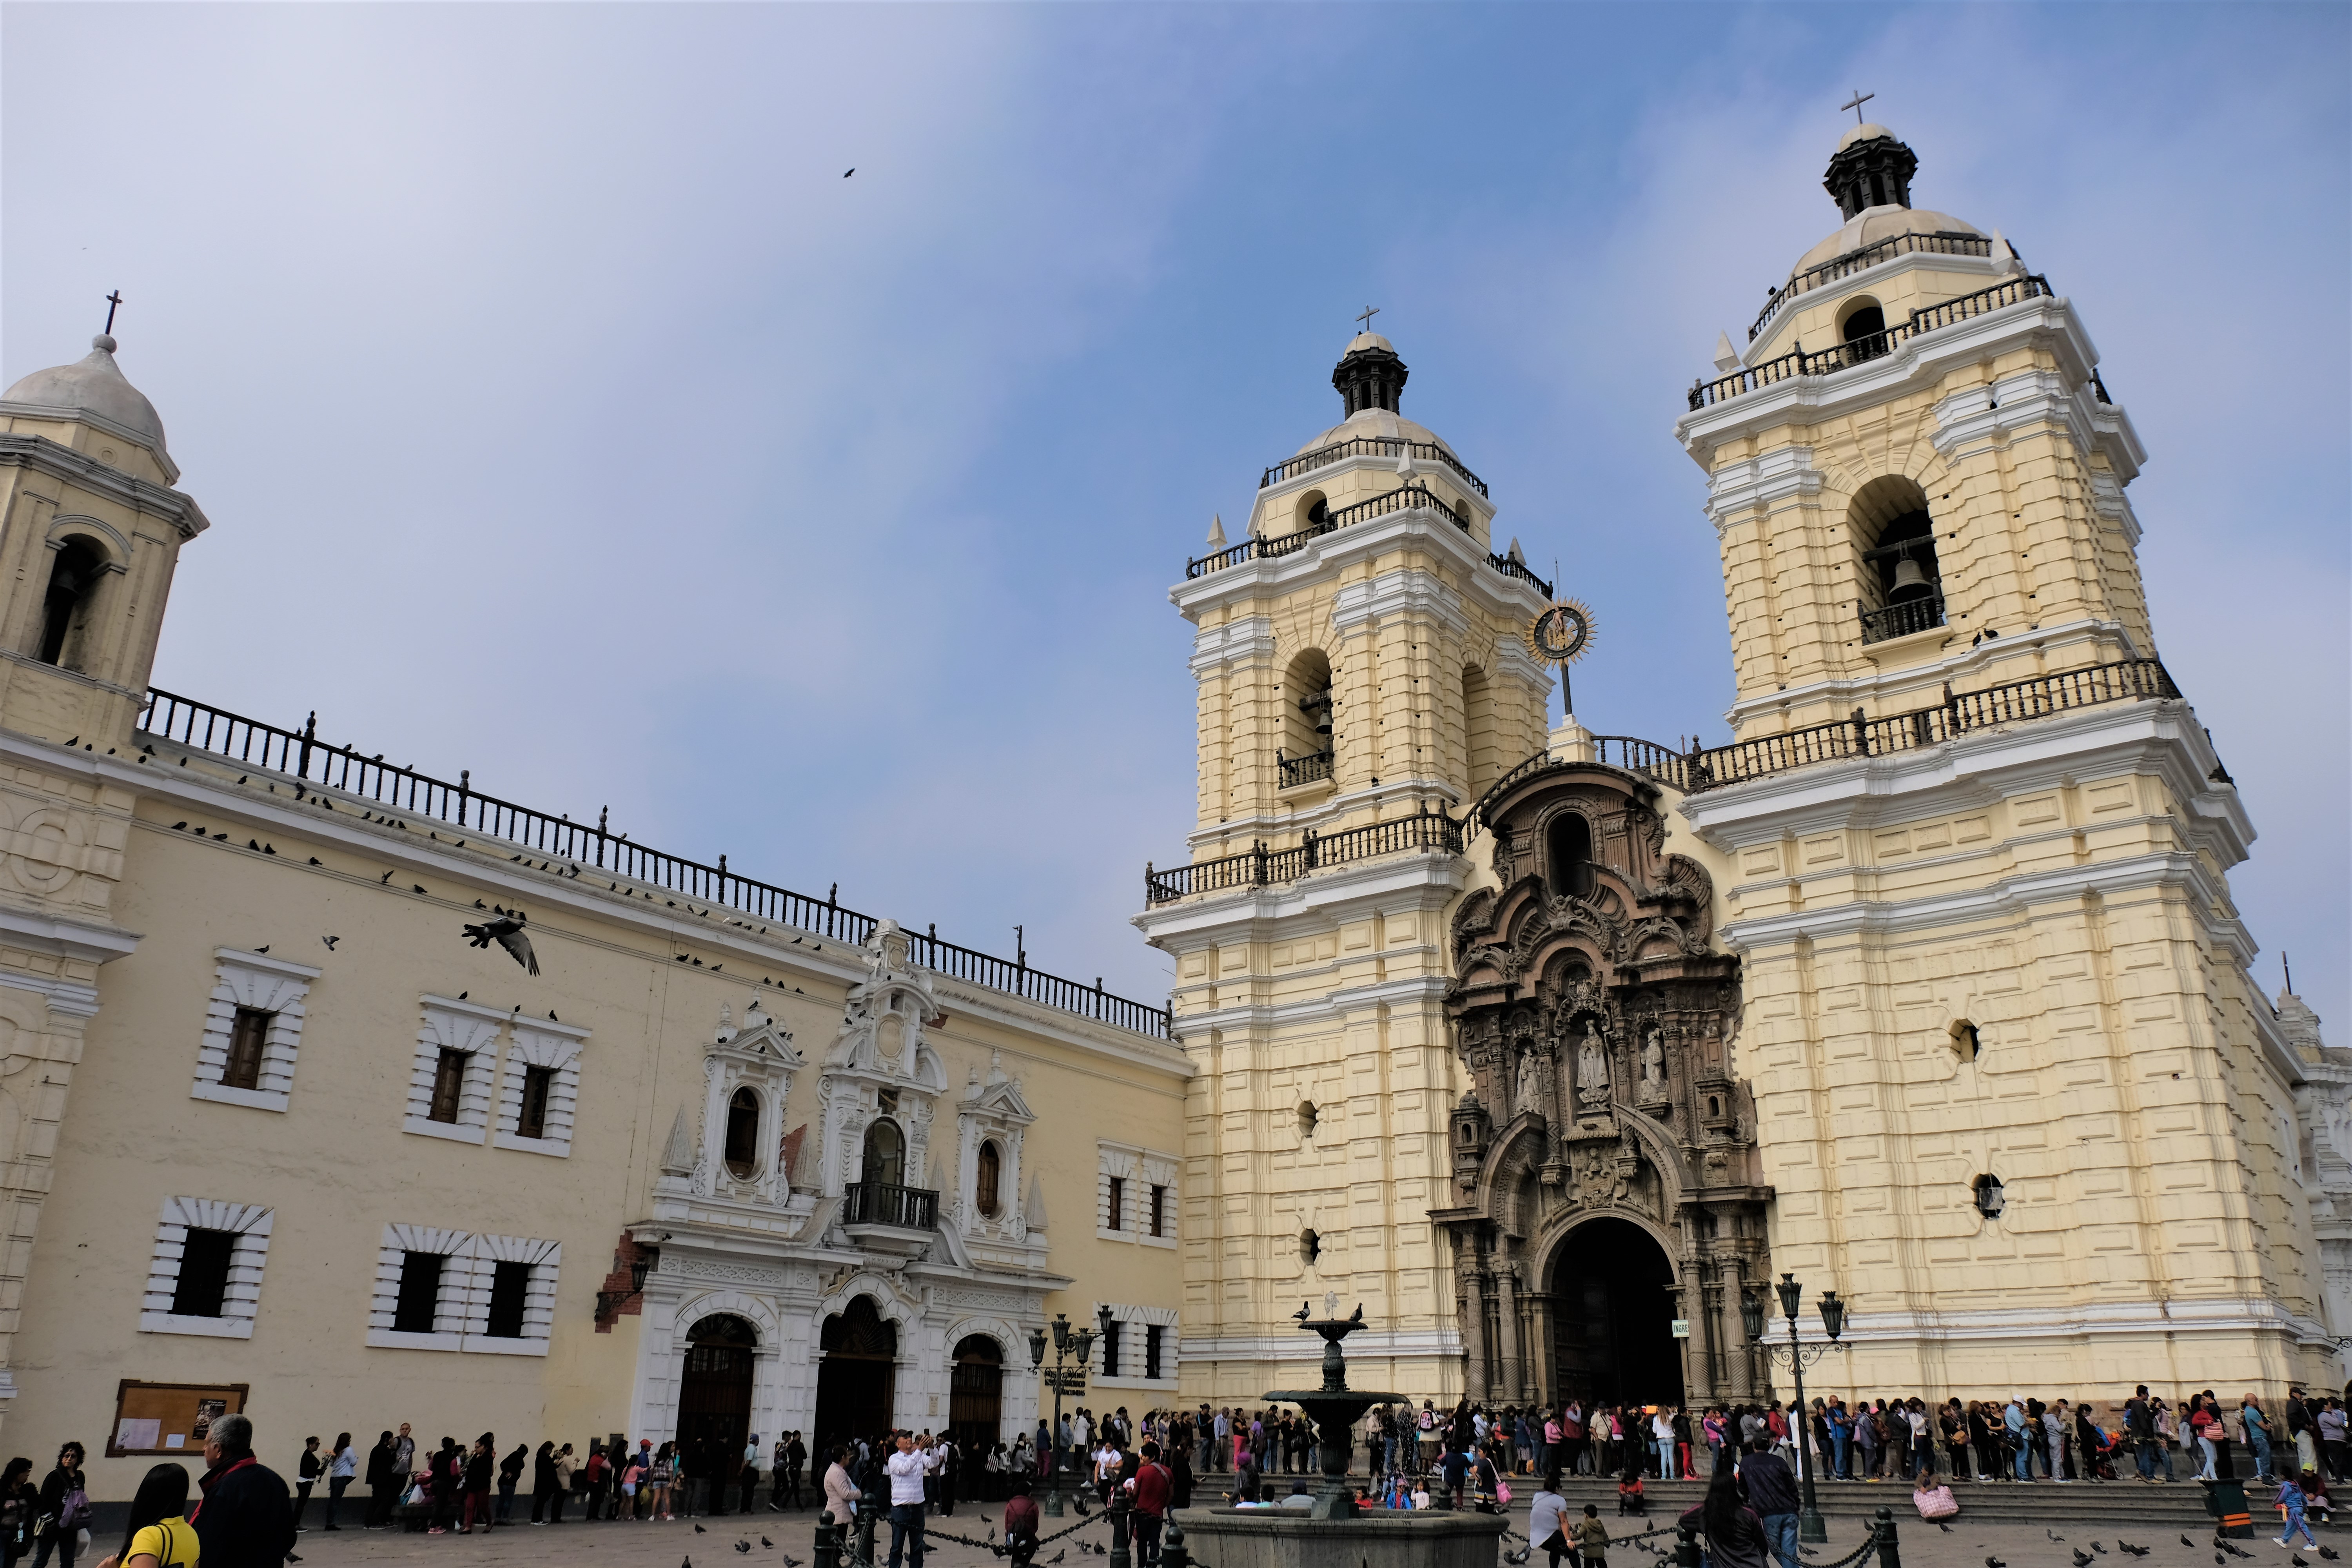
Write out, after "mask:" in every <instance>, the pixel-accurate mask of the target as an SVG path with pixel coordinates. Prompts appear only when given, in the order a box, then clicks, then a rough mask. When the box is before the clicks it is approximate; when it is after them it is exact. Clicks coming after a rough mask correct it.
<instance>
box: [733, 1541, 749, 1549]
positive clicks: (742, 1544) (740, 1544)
mask: <svg viewBox="0 0 2352 1568" xmlns="http://www.w3.org/2000/svg"><path fill="white" fill-rule="evenodd" d="M735 1550H736V1551H738V1552H750V1551H751V1542H748V1541H738V1542H736V1543H735Z"/></svg>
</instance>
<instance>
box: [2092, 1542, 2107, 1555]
mask: <svg viewBox="0 0 2352 1568" xmlns="http://www.w3.org/2000/svg"><path fill="white" fill-rule="evenodd" d="M2091 1550H2092V1551H2094V1552H2097V1553H2098V1554H2099V1555H2100V1556H2102V1557H2105V1555H2106V1554H2107V1549H2106V1548H2105V1547H2104V1546H2102V1545H2100V1544H2099V1543H2098V1542H2095V1541H2094V1542H2091Z"/></svg>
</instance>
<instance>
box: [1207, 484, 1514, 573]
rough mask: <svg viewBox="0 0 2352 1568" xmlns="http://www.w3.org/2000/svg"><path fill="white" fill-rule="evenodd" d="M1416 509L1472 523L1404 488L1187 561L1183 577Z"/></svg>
mask: <svg viewBox="0 0 2352 1568" xmlns="http://www.w3.org/2000/svg"><path fill="white" fill-rule="evenodd" d="M1415 508H1421V509H1423V510H1429V511H1433V512H1435V513H1436V514H1437V515H1438V516H1440V517H1442V518H1444V520H1445V521H1448V522H1450V523H1452V524H1453V525H1454V527H1456V528H1458V529H1460V530H1462V531H1463V532H1465V533H1467V532H1469V531H1470V524H1469V523H1468V522H1466V521H1464V519H1463V517H1462V515H1461V514H1460V513H1459V512H1456V511H1455V510H1454V509H1453V508H1452V507H1450V506H1447V505H1446V504H1445V503H1444V501H1442V500H1438V499H1437V498H1436V497H1435V496H1433V495H1432V494H1430V493H1429V489H1428V487H1427V486H1425V485H1405V486H1402V487H1401V488H1399V489H1392V490H1391V491H1389V492H1388V493H1387V494H1386V495H1377V496H1374V497H1373V498H1372V499H1371V500H1364V501H1358V502H1357V503H1356V504H1355V505H1353V506H1347V507H1341V508H1340V509H1339V510H1338V511H1332V512H1326V513H1324V515H1323V519H1322V521H1319V522H1310V523H1308V524H1307V526H1306V527H1305V528H1302V529H1300V530H1299V531H1297V532H1296V533H1285V534H1280V535H1277V536H1276V537H1275V538H1273V539H1244V540H1243V541H1242V542H1240V543H1239V544H1235V545H1233V546H1230V547H1229V548H1227V549H1223V550H1220V551H1218V552H1216V553H1215V554H1213V555H1203V556H1202V557H1201V558H1200V559H1199V560H1198V561H1188V562H1186V563H1184V577H1185V580H1186V581H1187V582H1190V581H1191V580H1192V579H1193V578H1195V577H1205V576H1207V575H1208V574H1210V573H1212V572H1221V571H1223V570H1224V568H1226V567H1228V566H1237V565H1239V564H1240V563H1243V562H1244V561H1259V560H1270V559H1272V558H1274V557H1276V556H1280V555H1288V554H1290V553H1291V552H1294V551H1299V550H1304V549H1306V548H1307V545H1308V544H1310V543H1312V542H1314V541H1316V540H1318V539H1320V538H1322V537H1323V535H1325V534H1327V533H1333V532H1337V531H1339V530H1340V529H1343V528H1345V527H1347V526H1348V525H1349V523H1351V522H1362V521H1365V520H1366V519H1367V518H1374V517H1381V516H1385V515H1386V514H1387V513H1389V512H1392V511H1411V510H1414V509H1415Z"/></svg>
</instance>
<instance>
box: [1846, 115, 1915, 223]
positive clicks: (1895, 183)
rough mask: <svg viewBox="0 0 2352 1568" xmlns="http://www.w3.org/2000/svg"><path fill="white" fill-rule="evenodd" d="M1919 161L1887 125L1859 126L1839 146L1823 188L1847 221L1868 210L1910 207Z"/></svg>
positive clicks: (1848, 133)
mask: <svg viewBox="0 0 2352 1568" xmlns="http://www.w3.org/2000/svg"><path fill="white" fill-rule="evenodd" d="M1918 168H1919V159H1918V157H1917V155H1916V153H1913V152H1912V151H1911V149H1910V148H1908V147H1906V146H1905V145H1904V144H1903V143H1902V142H1897V141H1896V140H1895V132H1892V131H1889V130H1888V129H1886V127H1885V126H1884V125H1856V126H1854V127H1853V128H1852V129H1850V130H1848V131H1847V132H1846V133H1845V135H1844V137H1843V139H1841V140H1840V141H1839V142H1838V150H1837V153H1836V155H1835V156H1833V157H1832V158H1831V159H1830V168H1829V173H1828V174H1824V175H1823V176H1822V189H1823V190H1825V191H1827V192H1829V194H1830V195H1832V196H1834V197H1836V198H1837V205H1838V211H1839V212H1840V213H1841V214H1843V216H1846V217H1848V218H1852V217H1853V216H1856V215H1858V214H1860V213H1861V212H1862V211H1863V210H1864V208H1866V207H1889V206H1892V207H1907V206H1909V205H1911V176H1912V175H1913V174H1916V173H1917V172H1918Z"/></svg>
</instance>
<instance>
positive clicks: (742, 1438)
mask: <svg viewBox="0 0 2352 1568" xmlns="http://www.w3.org/2000/svg"><path fill="white" fill-rule="evenodd" d="M686 1341H687V1349H686V1375H685V1376H684V1378H683V1379H681V1380H680V1383H679V1386H678V1397H677V1442H678V1449H679V1452H680V1453H681V1454H683V1455H685V1456H686V1457H687V1458H688V1464H689V1466H690V1467H692V1468H691V1469H690V1471H689V1473H699V1474H701V1475H706V1476H709V1475H714V1474H718V1473H720V1469H721V1467H722V1466H725V1465H727V1463H728V1461H730V1460H731V1461H733V1466H732V1468H729V1469H727V1471H726V1473H728V1474H732V1473H733V1469H734V1468H740V1465H741V1456H742V1453H743V1446H744V1444H745V1443H747V1442H749V1441H750V1440H751V1351H752V1347H753V1346H755V1345H756V1344H758V1343H759V1337H758V1335H757V1334H755V1333H754V1332H753V1331H752V1329H751V1324H749V1323H747V1322H745V1321H743V1320H742V1319H740V1318H737V1317H732V1316H730V1315H728V1314H725V1313H721V1314H719V1316H717V1317H710V1318H705V1319H703V1320H702V1321H700V1322H698V1323H697V1324H695V1325H694V1327H693V1328H692V1329H690V1330H688V1332H687V1336H686Z"/></svg>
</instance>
